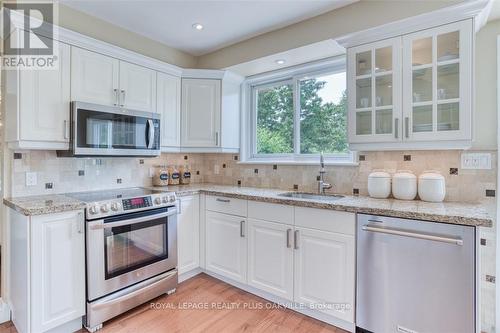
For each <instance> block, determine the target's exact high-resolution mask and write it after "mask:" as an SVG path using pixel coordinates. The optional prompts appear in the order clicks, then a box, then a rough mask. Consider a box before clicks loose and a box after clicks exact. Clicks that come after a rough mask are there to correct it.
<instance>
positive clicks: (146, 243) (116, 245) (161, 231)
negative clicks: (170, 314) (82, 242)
mask: <svg viewBox="0 0 500 333" xmlns="http://www.w3.org/2000/svg"><path fill="white" fill-rule="evenodd" d="M167 236H168V229H167V218H165V217H163V218H159V219H153V220H150V221H147V222H142V223H137V224H131V225H125V226H119V227H113V228H108V229H106V228H105V229H104V255H105V275H106V280H107V279H110V278H113V277H115V276H118V275H121V274H124V273H127V272H130V271H133V270H136V269H139V268H141V267H144V266H147V265H150V264H152V263H154V262H157V261H160V260H164V259H167V258H168V237H167Z"/></svg>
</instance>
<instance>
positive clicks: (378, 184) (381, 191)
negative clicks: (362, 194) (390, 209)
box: [368, 170, 391, 199]
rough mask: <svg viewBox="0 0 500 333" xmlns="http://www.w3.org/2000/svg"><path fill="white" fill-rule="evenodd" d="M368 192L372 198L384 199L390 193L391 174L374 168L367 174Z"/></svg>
mask: <svg viewBox="0 0 500 333" xmlns="http://www.w3.org/2000/svg"><path fill="white" fill-rule="evenodd" d="M368 194H369V195H370V197H372V198H377V199H385V198H388V197H389V195H391V175H390V174H389V173H388V172H385V171H383V170H375V171H373V172H372V173H370V174H369V175H368Z"/></svg>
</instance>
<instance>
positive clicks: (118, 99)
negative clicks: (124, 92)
mask: <svg viewBox="0 0 500 333" xmlns="http://www.w3.org/2000/svg"><path fill="white" fill-rule="evenodd" d="M113 91H114V92H115V103H114V106H117V105H119V104H120V96H119V95H118V89H116V88H115V89H113Z"/></svg>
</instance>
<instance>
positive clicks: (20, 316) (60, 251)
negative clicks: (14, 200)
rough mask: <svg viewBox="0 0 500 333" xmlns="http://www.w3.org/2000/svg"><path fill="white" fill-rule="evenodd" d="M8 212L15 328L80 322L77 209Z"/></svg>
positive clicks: (81, 236) (81, 251)
mask: <svg viewBox="0 0 500 333" xmlns="http://www.w3.org/2000/svg"><path fill="white" fill-rule="evenodd" d="M10 216H11V219H10V220H11V239H12V244H11V252H12V253H11V258H12V262H13V263H14V265H13V266H15V268H13V269H12V272H11V278H10V280H11V300H10V301H11V303H12V318H13V321H14V323H15V325H16V328H17V329H18V331H19V332H20V333H27V332H46V331H49V330H52V329H56V328H57V329H59V330H63V331H71V329H73V328H76V329H78V328H80V327H81V324H82V322H81V319H80V318H81V317H82V316H83V315H85V228H84V220H83V212H79V211H73V212H64V213H57V214H47V215H39V216H31V217H26V216H23V215H21V214H19V213H17V212H14V211H12V210H11V211H10ZM20 224H24V225H20ZM26 249H28V251H26ZM21 272H24V274H19V273H21ZM71 322H73V323H72V324H71V325H73V326H71V325H70V326H67V325H68V323H71ZM74 325H76V326H74ZM62 327H64V328H62ZM76 329H74V330H76Z"/></svg>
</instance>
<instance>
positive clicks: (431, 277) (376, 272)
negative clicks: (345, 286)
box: [356, 214, 476, 333]
mask: <svg viewBox="0 0 500 333" xmlns="http://www.w3.org/2000/svg"><path fill="white" fill-rule="evenodd" d="M475 233H476V230H475V228H474V227H468V226H460V225H452V224H444V223H432V222H423V221H415V220H407V219H397V218H390V217H383V216H374V215H362V214H358V220H357V272H356V275H357V289H356V326H357V328H356V332H360V333H368V332H373V333H393V332H395V333H398V332H401V333H462V332H463V333H472V332H475V331H476V328H475V321H476V320H475V283H476V282H475V239H476V235H475Z"/></svg>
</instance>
